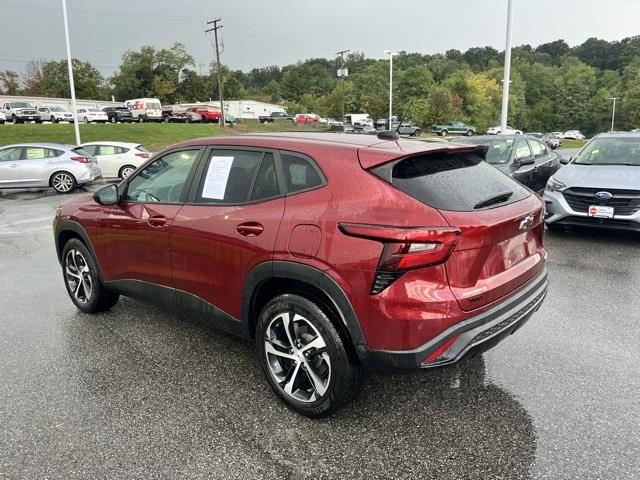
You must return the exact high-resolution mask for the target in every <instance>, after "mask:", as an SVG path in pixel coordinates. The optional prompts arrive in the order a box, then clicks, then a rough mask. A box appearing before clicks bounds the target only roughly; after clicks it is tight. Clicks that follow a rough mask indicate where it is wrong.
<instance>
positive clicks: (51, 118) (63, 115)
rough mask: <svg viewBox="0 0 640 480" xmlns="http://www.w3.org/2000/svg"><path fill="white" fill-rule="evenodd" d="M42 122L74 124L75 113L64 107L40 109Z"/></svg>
mask: <svg viewBox="0 0 640 480" xmlns="http://www.w3.org/2000/svg"><path fill="white" fill-rule="evenodd" d="M38 115H40V121H41V122H51V123H58V122H71V123H73V113H71V112H68V111H67V110H65V109H64V108H62V107H40V108H39V109H38Z"/></svg>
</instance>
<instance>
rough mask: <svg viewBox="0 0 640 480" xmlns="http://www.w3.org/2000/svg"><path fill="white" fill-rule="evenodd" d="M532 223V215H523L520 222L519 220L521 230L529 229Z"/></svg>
mask: <svg viewBox="0 0 640 480" xmlns="http://www.w3.org/2000/svg"><path fill="white" fill-rule="evenodd" d="M531 225H533V215H529V216H528V217H525V218H524V219H523V220H522V221H521V222H520V230H522V231H523V232H524V231H525V230H529V227H530V226H531Z"/></svg>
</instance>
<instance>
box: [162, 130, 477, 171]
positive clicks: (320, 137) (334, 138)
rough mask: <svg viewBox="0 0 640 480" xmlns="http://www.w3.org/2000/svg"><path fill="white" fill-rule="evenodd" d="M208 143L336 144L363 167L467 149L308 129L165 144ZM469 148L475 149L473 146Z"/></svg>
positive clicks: (306, 147) (324, 147) (310, 147)
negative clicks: (350, 153)
mask: <svg viewBox="0 0 640 480" xmlns="http://www.w3.org/2000/svg"><path fill="white" fill-rule="evenodd" d="M208 145H226V146H240V147H242V146H244V147H257V148H277V149H282V150H290V151H294V152H299V153H306V154H312V153H314V152H317V151H325V152H326V151H329V152H330V151H331V150H335V149H336V147H337V146H338V147H339V148H340V149H343V150H352V151H355V152H357V154H358V158H359V160H360V163H361V164H362V166H363V168H370V167H372V166H375V165H379V164H382V163H386V162H388V161H390V160H393V159H395V158H399V157H403V156H407V155H412V154H418V153H427V152H435V151H450V150H467V151H468V150H470V147H469V146H468V145H455V144H451V143H449V142H444V141H437V140H436V141H423V140H409V139H405V138H400V139H398V140H386V139H380V138H378V136H377V135H365V134H347V133H312V132H279V133H252V134H244V135H235V136H225V137H209V138H200V139H197V140H189V141H186V142H182V143H180V144H177V145H174V146H172V147H169V148H176V147H190V146H208ZM472 149H473V150H475V149H476V148H475V146H474V147H473V148H472Z"/></svg>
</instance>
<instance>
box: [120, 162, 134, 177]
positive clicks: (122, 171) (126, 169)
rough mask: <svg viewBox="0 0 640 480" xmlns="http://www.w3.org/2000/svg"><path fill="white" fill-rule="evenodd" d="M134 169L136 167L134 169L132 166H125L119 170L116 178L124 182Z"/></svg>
mask: <svg viewBox="0 0 640 480" xmlns="http://www.w3.org/2000/svg"><path fill="white" fill-rule="evenodd" d="M135 169H136V167H134V166H133V165H125V166H124V167H122V168H121V169H120V172H118V177H120V178H121V179H123V180H124V179H126V178H128V177H129V175H131V174H132V173H133V172H134V171H135Z"/></svg>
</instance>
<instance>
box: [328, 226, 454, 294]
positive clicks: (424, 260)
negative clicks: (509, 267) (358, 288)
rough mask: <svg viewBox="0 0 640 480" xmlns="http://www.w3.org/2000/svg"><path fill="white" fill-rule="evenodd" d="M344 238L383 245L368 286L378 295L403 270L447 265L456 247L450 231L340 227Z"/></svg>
mask: <svg viewBox="0 0 640 480" xmlns="http://www.w3.org/2000/svg"><path fill="white" fill-rule="evenodd" d="M339 228H340V231H342V232H343V233H344V234H346V235H349V236H352V237H359V238H367V239H370V240H376V241H379V242H381V243H382V244H383V245H384V248H383V250H382V256H381V257H380V261H379V262H378V268H377V271H376V275H375V277H374V281H373V285H372V286H371V294H373V295H375V294H377V293H380V292H381V291H383V290H384V289H385V288H387V287H388V286H389V285H391V284H392V283H393V282H394V281H395V280H396V279H398V278H399V277H400V276H401V275H402V274H403V273H404V272H406V271H407V270H413V269H416V268H424V267H430V266H433V265H438V264H441V263H444V262H446V261H447V259H448V258H449V256H450V255H451V252H452V251H453V249H454V248H455V246H456V244H457V243H458V238H459V237H460V230H458V229H457V228H454V227H408V228H407V227H386V226H379V225H361V224H353V223H342V224H340V225H339Z"/></svg>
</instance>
